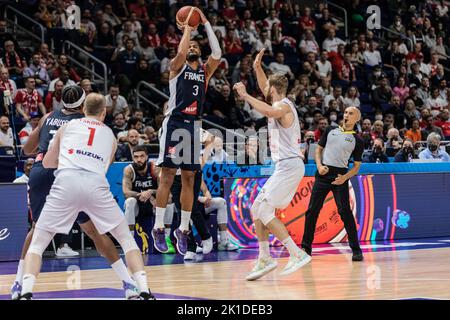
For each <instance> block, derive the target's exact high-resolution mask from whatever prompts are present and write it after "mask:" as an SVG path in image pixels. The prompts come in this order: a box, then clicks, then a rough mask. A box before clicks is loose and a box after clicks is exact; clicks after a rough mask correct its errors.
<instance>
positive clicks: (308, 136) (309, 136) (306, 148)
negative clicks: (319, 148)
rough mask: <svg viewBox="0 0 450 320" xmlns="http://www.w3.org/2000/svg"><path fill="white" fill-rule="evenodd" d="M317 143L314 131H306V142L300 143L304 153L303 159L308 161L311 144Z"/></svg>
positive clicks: (301, 150)
mask: <svg viewBox="0 0 450 320" xmlns="http://www.w3.org/2000/svg"><path fill="white" fill-rule="evenodd" d="M312 143H315V138H314V131H306V133H305V136H304V142H303V143H301V144H300V152H301V153H302V154H303V160H304V162H305V163H308V154H309V146H310V145H311V144H312Z"/></svg>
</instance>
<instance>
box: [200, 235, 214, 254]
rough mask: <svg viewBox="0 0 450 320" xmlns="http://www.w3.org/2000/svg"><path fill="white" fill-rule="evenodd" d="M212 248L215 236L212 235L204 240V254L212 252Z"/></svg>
mask: <svg viewBox="0 0 450 320" xmlns="http://www.w3.org/2000/svg"><path fill="white" fill-rule="evenodd" d="M212 249H213V238H212V237H209V238H208V239H206V240H203V241H202V251H203V254H208V253H210V252H211V251H212Z"/></svg>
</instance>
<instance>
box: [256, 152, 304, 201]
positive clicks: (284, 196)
mask: <svg viewBox="0 0 450 320" xmlns="http://www.w3.org/2000/svg"><path fill="white" fill-rule="evenodd" d="M304 175H305V165H304V163H303V160H302V159H301V158H291V159H284V160H281V161H278V162H277V163H276V164H275V171H274V173H273V174H272V176H270V178H269V179H268V180H267V181H266V183H265V184H264V186H263V187H262V189H261V191H260V192H259V194H258V196H257V197H256V199H255V201H259V202H262V201H264V200H266V201H267V202H268V203H269V204H270V205H271V206H272V207H274V208H276V209H284V208H286V207H287V206H288V205H289V203H290V202H291V201H292V199H293V198H294V195H295V192H296V191H297V188H298V185H299V184H300V181H301V180H302V178H303V176H304Z"/></svg>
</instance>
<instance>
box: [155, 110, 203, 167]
mask: <svg viewBox="0 0 450 320" xmlns="http://www.w3.org/2000/svg"><path fill="white" fill-rule="evenodd" d="M200 128H201V122H200V121H194V120H188V119H182V118H179V117H175V116H167V117H166V118H165V119H164V121H163V124H162V127H161V138H160V141H159V157H158V160H157V162H156V164H157V165H158V166H160V167H167V168H177V169H178V168H180V169H181V170H189V171H198V170H200V169H201V167H200V151H201V143H200Z"/></svg>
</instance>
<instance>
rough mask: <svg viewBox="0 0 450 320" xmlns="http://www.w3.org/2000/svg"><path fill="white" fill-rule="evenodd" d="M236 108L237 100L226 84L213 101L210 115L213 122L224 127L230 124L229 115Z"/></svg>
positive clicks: (209, 107)
mask: <svg viewBox="0 0 450 320" xmlns="http://www.w3.org/2000/svg"><path fill="white" fill-rule="evenodd" d="M235 106H236V104H235V98H234V96H233V95H232V92H231V88H230V86H229V85H228V84H224V85H223V86H222V87H221V89H220V91H219V94H218V95H217V96H216V97H215V98H213V99H212V101H211V105H210V106H208V109H209V110H208V115H209V116H210V118H211V121H213V122H215V123H217V124H220V125H222V126H227V125H228V122H229V120H228V114H229V112H230V110H232V109H233V108H235ZM205 111H206V110H205Z"/></svg>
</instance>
